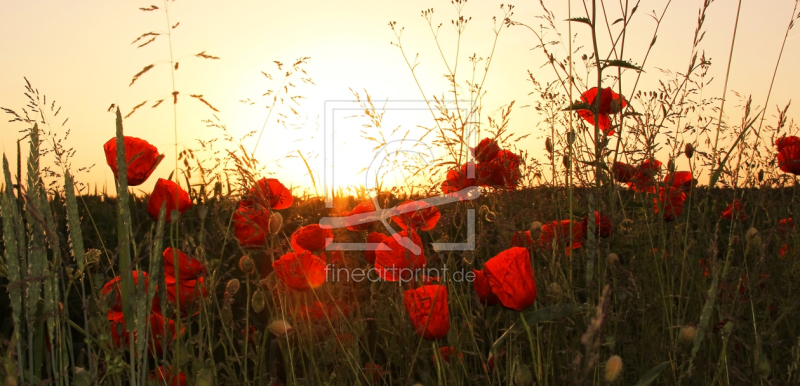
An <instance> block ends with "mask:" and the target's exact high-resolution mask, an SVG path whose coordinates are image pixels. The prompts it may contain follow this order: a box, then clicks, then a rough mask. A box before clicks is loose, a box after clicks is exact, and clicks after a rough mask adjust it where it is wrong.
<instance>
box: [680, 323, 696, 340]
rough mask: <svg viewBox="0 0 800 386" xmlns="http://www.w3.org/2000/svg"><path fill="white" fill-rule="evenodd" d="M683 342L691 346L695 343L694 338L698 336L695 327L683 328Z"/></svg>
mask: <svg viewBox="0 0 800 386" xmlns="http://www.w3.org/2000/svg"><path fill="white" fill-rule="evenodd" d="M680 336H681V342H683V343H686V344H690V343H693V342H694V338H695V337H696V336H697V328H696V327H694V326H683V327H681V335H680Z"/></svg>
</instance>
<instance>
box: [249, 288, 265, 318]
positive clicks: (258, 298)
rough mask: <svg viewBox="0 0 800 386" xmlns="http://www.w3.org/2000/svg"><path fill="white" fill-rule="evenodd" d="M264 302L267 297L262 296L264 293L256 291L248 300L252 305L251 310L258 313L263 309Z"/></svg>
mask: <svg viewBox="0 0 800 386" xmlns="http://www.w3.org/2000/svg"><path fill="white" fill-rule="evenodd" d="M266 302H267V299H266V298H265V297H264V293H263V292H261V291H256V293H254V294H253V300H251V301H250V305H252V306H253V311H255V312H256V313H259V312H261V310H263V309H264V303H266Z"/></svg>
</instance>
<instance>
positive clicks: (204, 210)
mask: <svg viewBox="0 0 800 386" xmlns="http://www.w3.org/2000/svg"><path fill="white" fill-rule="evenodd" d="M207 214H208V207H207V206H205V205H203V204H200V205H198V206H197V217H198V218H199V219H201V220H203V219H205V218H206V215H207Z"/></svg>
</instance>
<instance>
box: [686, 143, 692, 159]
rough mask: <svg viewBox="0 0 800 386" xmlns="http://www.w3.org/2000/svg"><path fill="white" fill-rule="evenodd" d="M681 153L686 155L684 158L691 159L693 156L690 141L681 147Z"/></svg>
mask: <svg viewBox="0 0 800 386" xmlns="http://www.w3.org/2000/svg"><path fill="white" fill-rule="evenodd" d="M683 154H684V155H686V158H689V159H691V158H692V157H693V156H694V146H692V144H691V143H687V144H686V146H684V148H683Z"/></svg>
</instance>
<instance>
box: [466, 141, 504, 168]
mask: <svg viewBox="0 0 800 386" xmlns="http://www.w3.org/2000/svg"><path fill="white" fill-rule="evenodd" d="M469 150H470V151H471V152H472V157H473V158H475V160H477V161H478V162H490V161H491V160H493V159H495V157H497V155H498V152H499V151H500V146H499V145H498V144H497V141H495V140H494V139H491V138H484V139H482V140H481V141H480V142H479V143H478V146H476V147H474V148H472V147H471V148H469Z"/></svg>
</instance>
